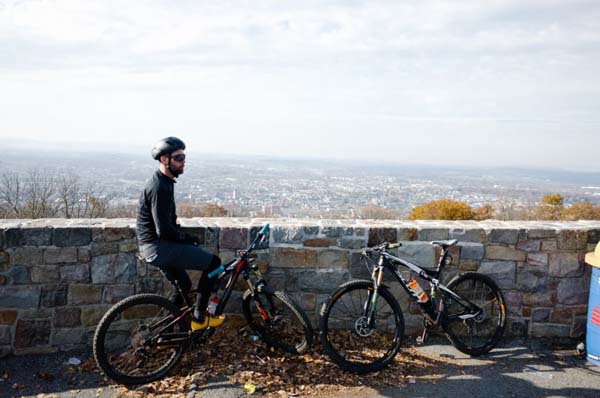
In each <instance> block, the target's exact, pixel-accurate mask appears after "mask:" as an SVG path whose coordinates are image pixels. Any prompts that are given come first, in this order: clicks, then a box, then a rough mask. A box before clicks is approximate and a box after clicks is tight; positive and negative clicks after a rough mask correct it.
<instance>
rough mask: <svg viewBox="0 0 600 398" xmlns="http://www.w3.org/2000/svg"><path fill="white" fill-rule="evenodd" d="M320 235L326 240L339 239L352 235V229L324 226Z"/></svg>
mask: <svg viewBox="0 0 600 398" xmlns="http://www.w3.org/2000/svg"><path fill="white" fill-rule="evenodd" d="M321 233H322V234H323V235H325V236H326V237H328V238H340V237H342V236H352V235H354V229H353V228H350V227H331V226H326V227H323V228H322V229H321Z"/></svg>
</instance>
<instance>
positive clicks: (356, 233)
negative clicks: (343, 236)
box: [354, 227, 367, 237]
mask: <svg viewBox="0 0 600 398" xmlns="http://www.w3.org/2000/svg"><path fill="white" fill-rule="evenodd" d="M354 236H357V237H359V236H360V237H363V236H367V228H360V227H359V228H354Z"/></svg>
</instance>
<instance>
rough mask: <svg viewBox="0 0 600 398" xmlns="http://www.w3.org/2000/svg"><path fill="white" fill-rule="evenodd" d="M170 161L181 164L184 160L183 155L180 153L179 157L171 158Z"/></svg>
mask: <svg viewBox="0 0 600 398" xmlns="http://www.w3.org/2000/svg"><path fill="white" fill-rule="evenodd" d="M171 159H173V160H175V161H177V162H179V163H181V162H183V161H184V160H185V154H183V153H180V154H179V155H175V156H171Z"/></svg>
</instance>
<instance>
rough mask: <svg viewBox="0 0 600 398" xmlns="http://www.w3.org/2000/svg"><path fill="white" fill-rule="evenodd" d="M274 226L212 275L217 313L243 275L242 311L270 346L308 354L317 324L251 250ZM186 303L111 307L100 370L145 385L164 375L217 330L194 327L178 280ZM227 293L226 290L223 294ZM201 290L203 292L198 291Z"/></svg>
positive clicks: (99, 352) (96, 346)
mask: <svg viewBox="0 0 600 398" xmlns="http://www.w3.org/2000/svg"><path fill="white" fill-rule="evenodd" d="M268 231H269V224H267V225H265V226H264V227H263V228H262V229H261V230H260V232H258V234H257V236H256V237H255V238H254V239H253V241H252V243H251V244H250V246H249V248H248V249H246V250H240V251H238V253H237V257H236V258H235V259H234V260H232V261H231V262H229V263H227V264H224V265H221V266H220V267H219V268H217V269H215V270H214V271H212V272H210V273H209V275H208V276H209V278H217V280H218V281H217V283H215V288H214V292H213V296H215V297H218V301H219V302H218V305H217V306H216V310H215V314H214V316H219V315H221V314H223V311H224V309H225V306H226V305H227V302H228V301H229V299H230V297H231V293H232V290H233V288H234V286H235V284H236V282H237V280H238V278H239V276H240V275H241V276H242V277H243V279H244V280H245V281H246V282H247V284H248V290H246V291H245V292H244V293H243V295H242V312H243V314H244V317H245V319H246V321H247V322H248V324H249V326H250V328H251V329H252V330H253V331H254V333H255V334H256V335H257V336H258V337H259V338H260V339H262V340H263V341H264V342H265V343H266V344H267V345H269V346H271V347H274V348H277V349H280V350H282V351H285V352H288V353H292V354H302V353H304V352H306V351H307V350H308V349H309V348H310V346H311V343H312V336H313V335H312V327H311V324H310V321H309V319H308V317H307V315H306V313H305V312H304V311H303V310H302V308H301V307H300V306H299V305H298V304H297V303H296V302H295V301H294V300H292V299H291V298H290V297H289V296H288V295H287V294H286V293H285V292H283V291H280V290H275V289H273V288H272V287H271V286H269V285H268V284H267V282H266V281H265V278H264V277H263V275H262V273H261V272H260V270H259V269H258V266H257V265H256V263H255V258H253V257H252V256H251V254H252V253H253V252H254V251H255V250H257V249H259V248H260V246H261V245H262V243H263V242H264V241H265V239H266V237H267V233H268ZM174 287H175V288H176V289H178V291H179V294H180V295H181V296H182V297H183V298H184V301H185V304H184V305H183V306H182V307H181V308H179V307H178V306H176V305H175V304H174V303H173V302H172V301H171V300H169V299H167V298H166V297H163V296H160V295H158V294H136V295H133V296H130V297H127V298H125V299H123V300H121V301H120V302H118V303H116V304H115V305H114V306H113V307H111V308H110V309H109V310H108V311H107V312H106V314H105V315H104V316H103V318H102V319H101V320H100V323H99V324H98V326H97V328H96V333H95V335H94V341H93V350H94V357H95V359H96V362H97V364H98V366H99V367H100V369H102V371H103V372H104V373H105V374H106V376H108V377H109V378H111V379H112V380H114V381H116V382H118V383H122V384H145V383H149V382H151V381H154V380H158V379H161V378H162V377H164V376H165V375H166V374H167V372H169V370H171V369H172V368H173V367H174V366H175V365H176V364H177V362H178V360H179V359H180V358H181V355H182V354H183V353H184V351H185V350H186V349H187V348H189V347H190V346H192V345H194V344H202V343H205V342H206V341H207V340H208V338H209V337H210V336H212V335H213V333H214V332H215V328H211V327H208V328H206V329H200V330H192V328H191V313H192V311H193V309H194V307H193V304H192V303H193V301H192V299H191V298H189V297H187V295H185V294H183V292H182V291H181V289H179V287H178V286H177V284H175V286H174ZM221 291H222V292H221ZM195 293H196V294H199V293H198V292H195Z"/></svg>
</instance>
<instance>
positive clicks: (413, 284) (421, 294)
mask: <svg viewBox="0 0 600 398" xmlns="http://www.w3.org/2000/svg"><path fill="white" fill-rule="evenodd" d="M408 288H409V289H410V290H411V291H412V292H413V293H414V294H416V295H417V298H418V299H419V303H422V304H425V303H426V302H428V301H429V297H428V296H427V293H425V291H424V290H423V288H422V287H421V285H419V284H418V283H417V281H416V280H414V279H413V280H411V281H410V282H408Z"/></svg>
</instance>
